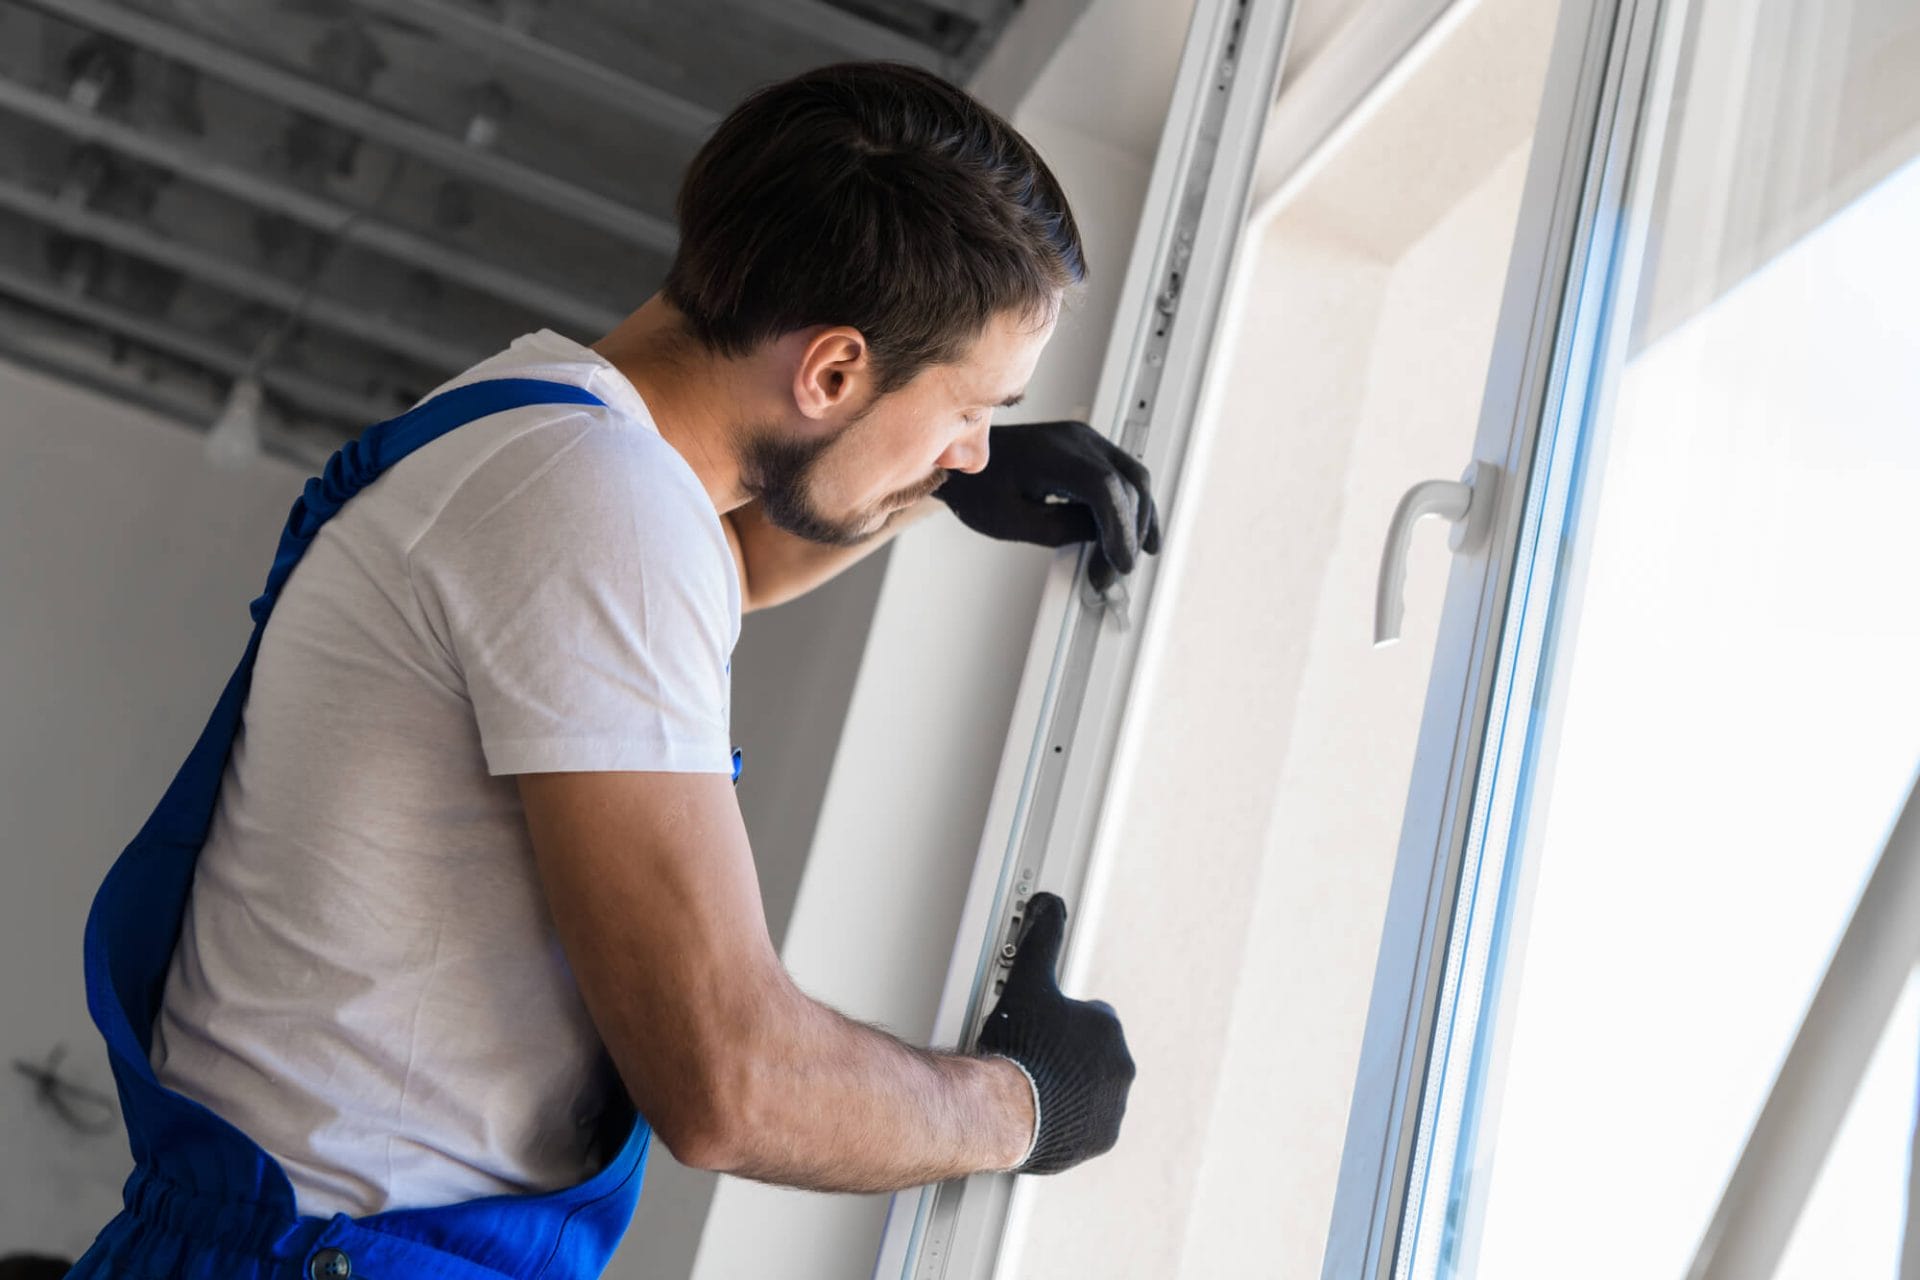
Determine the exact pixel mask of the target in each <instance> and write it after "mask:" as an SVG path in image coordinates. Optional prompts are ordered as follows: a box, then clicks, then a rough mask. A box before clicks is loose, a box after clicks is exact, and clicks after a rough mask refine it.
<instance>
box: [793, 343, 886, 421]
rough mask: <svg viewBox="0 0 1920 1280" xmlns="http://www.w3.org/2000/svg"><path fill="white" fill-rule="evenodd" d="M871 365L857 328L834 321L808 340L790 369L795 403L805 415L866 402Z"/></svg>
mask: <svg viewBox="0 0 1920 1280" xmlns="http://www.w3.org/2000/svg"><path fill="white" fill-rule="evenodd" d="M872 380H873V368H872V365H871V363H870V361H869V360H868V352H867V340H866V338H865V337H864V336H863V335H862V334H861V332H860V331H859V330H858V329H855V328H851V327H849V326H847V325H835V326H833V327H832V328H829V329H822V330H820V332H818V333H816V334H814V335H813V336H812V337H811V338H809V339H808V340H807V344H806V346H805V347H804V348H802V349H801V352H800V362H799V364H798V365H796V366H795V367H794V371H793V402H794V407H796V408H797V409H799V411H800V412H801V414H802V415H803V416H805V417H808V418H813V419H821V418H831V417H836V416H839V415H840V414H843V413H845V412H846V411H847V410H848V409H850V408H851V407H852V406H855V405H860V404H864V403H866V400H867V396H868V394H869V392H870V390H871V386H870V384H871V382H872Z"/></svg>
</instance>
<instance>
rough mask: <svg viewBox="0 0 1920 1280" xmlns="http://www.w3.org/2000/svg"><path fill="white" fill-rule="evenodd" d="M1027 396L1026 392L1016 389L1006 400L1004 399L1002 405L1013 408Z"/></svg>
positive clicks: (1003, 407)
mask: <svg viewBox="0 0 1920 1280" xmlns="http://www.w3.org/2000/svg"><path fill="white" fill-rule="evenodd" d="M1026 398H1027V393H1026V392H1024V391H1016V392H1014V393H1013V394H1012V395H1010V396H1008V397H1007V398H1006V399H1005V400H1002V401H1001V402H1000V407H1001V408H1002V409H1011V408H1013V406H1015V405H1017V404H1019V403H1020V402H1021V401H1022V400H1025V399H1026Z"/></svg>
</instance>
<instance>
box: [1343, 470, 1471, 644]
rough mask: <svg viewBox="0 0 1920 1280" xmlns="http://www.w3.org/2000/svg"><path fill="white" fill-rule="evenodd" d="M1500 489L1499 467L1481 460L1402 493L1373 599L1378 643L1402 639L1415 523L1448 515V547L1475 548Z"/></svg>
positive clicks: (1374, 631)
mask: <svg viewBox="0 0 1920 1280" xmlns="http://www.w3.org/2000/svg"><path fill="white" fill-rule="evenodd" d="M1499 489H1500V468H1499V467H1497V466H1495V465H1494V464H1493V463H1491V462H1486V461H1481V462H1476V463H1474V464H1473V465H1472V466H1470V467H1468V468H1467V470H1466V473H1465V474H1464V475H1462V476H1461V477H1460V478H1459V479H1458V480H1422V481H1421V482H1420V483H1419V484H1417V485H1415V486H1413V488H1411V489H1409V490H1407V492H1406V493H1405V494H1404V495H1403V496H1402V497H1401V499H1400V505H1399V506H1397V507H1395V508H1394V509H1393V520H1392V521H1391V522H1390V523H1389V524H1388V525H1387V545H1386V549H1385V550H1384V551H1382V552H1381V553H1380V582H1379V585H1378V586H1377V588H1376V589H1375V594H1374V600H1373V643H1374V645H1375V646H1376V647H1378V646H1381V645H1389V644H1392V643H1393V642H1394V641H1396V640H1398V639H1399V638H1400V622H1401V619H1402V618H1403V617H1404V616H1405V615H1406V612H1407V601H1406V585H1407V547H1408V545H1409V544H1410V543H1411V542H1412V541H1413V526H1414V525H1416V524H1418V523H1419V522H1420V517H1422V516H1445V517H1446V518H1447V520H1448V521H1449V522H1451V523H1452V525H1453V532H1452V533H1451V534H1449V535H1448V537H1447V545H1448V546H1450V547H1452V548H1453V549H1454V550H1455V551H1458V552H1472V551H1477V550H1478V549H1479V548H1480V544H1481V543H1482V542H1484V541H1485V540H1486V536H1487V528H1488V526H1490V525H1491V524H1492V523H1493V508H1494V503H1495V500H1496V499H1497V497H1498V495H1499Z"/></svg>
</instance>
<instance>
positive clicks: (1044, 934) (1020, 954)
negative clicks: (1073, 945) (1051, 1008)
mask: <svg viewBox="0 0 1920 1280" xmlns="http://www.w3.org/2000/svg"><path fill="white" fill-rule="evenodd" d="M1066 936H1067V904H1066V903H1064V902H1062V901H1061V900H1060V896H1059V895H1058V894H1053V893H1036V894H1034V895H1033V897H1032V899H1031V900H1029V901H1028V903H1027V909H1026V913H1025V919H1023V920H1022V921H1021V925H1020V940H1019V942H1018V943H1016V944H1015V945H1016V946H1017V948H1018V949H1017V950H1016V951H1015V952H1014V956H1013V966H1012V969H1011V971H1010V972H1009V973H1008V974H1007V990H1008V991H1014V990H1016V989H1018V990H1021V991H1023V992H1033V993H1040V992H1057V991H1059V990H1060V981H1059V964H1060V947H1061V944H1062V943H1063V942H1064V941H1065V939H1066Z"/></svg>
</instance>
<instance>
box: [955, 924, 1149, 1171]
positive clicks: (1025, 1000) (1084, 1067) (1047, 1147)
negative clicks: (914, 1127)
mask: <svg viewBox="0 0 1920 1280" xmlns="http://www.w3.org/2000/svg"><path fill="white" fill-rule="evenodd" d="M1066 931H1067V904H1066V903H1064V902H1062V901H1060V899H1059V897H1058V896H1056V895H1054V894H1051V893H1036V894H1034V895H1033V899H1032V901H1030V902H1028V903H1027V910H1026V919H1025V920H1024V921H1023V922H1022V925H1021V930H1020V941H1019V950H1018V951H1017V952H1016V953H1015V954H1014V958H1013V968H1012V970H1011V972H1009V973H1008V974H1007V983H1006V987H1005V988H1004V989H1003V990H1002V991H1001V993H1000V1002H999V1003H998V1004H996V1005H995V1006H994V1007H993V1012H992V1013H990V1014H988V1015H987V1022H986V1026H984V1027H983V1028H982V1029H981V1031H980V1040H979V1044H978V1048H979V1051H980V1052H981V1053H990V1054H999V1055H1000V1056H1001V1057H1005V1058H1011V1059H1013V1061H1015V1062H1016V1063H1018V1064H1019V1065H1020V1066H1021V1067H1022V1068H1023V1069H1024V1070H1025V1071H1026V1073H1027V1077H1028V1078H1029V1079H1030V1080H1032V1081H1033V1087H1034V1093H1035V1095H1036V1100H1037V1102H1038V1115H1037V1130H1038V1133H1037V1136H1036V1137H1035V1139H1034V1143H1033V1150H1032V1151H1031V1152H1030V1153H1029V1154H1028V1156H1027V1159H1026V1162H1025V1163H1024V1164H1021V1165H1020V1166H1019V1167H1018V1170H1017V1171H1018V1172H1020V1173H1058V1172H1060V1171H1061V1170H1062V1169H1070V1168H1072V1167H1073V1166H1074V1165H1076V1164H1079V1163H1080V1162H1081V1161H1083V1160H1090V1159H1092V1158H1093V1157H1094V1156H1097V1155H1101V1154H1104V1153H1105V1152H1107V1151H1110V1150H1112V1149H1113V1144H1114V1143H1115V1142H1116V1141H1118V1140H1119V1138H1120V1120H1121V1117H1123V1116H1124V1115H1126V1112H1127V1090H1128V1088H1129V1087H1131V1086H1132V1084H1133V1058H1132V1056H1131V1055H1129V1054H1128V1053H1127V1038H1126V1036H1125V1035H1124V1034H1123V1033H1122V1032H1121V1030H1120V1019H1119V1018H1118V1017H1117V1016H1116V1015H1115V1014H1114V1012H1113V1006H1112V1005H1109V1004H1107V1003H1105V1002H1104V1001H1100V1000H1072V999H1069V998H1068V997H1066V996H1065V995H1062V994H1061V992H1060V987H1059V983H1058V981H1057V980H1056V978H1055V976H1054V974H1055V966H1056V965H1057V964H1058V962H1059V959H1060V943H1061V940H1062V939H1063V938H1064V937H1065V936H1066Z"/></svg>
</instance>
